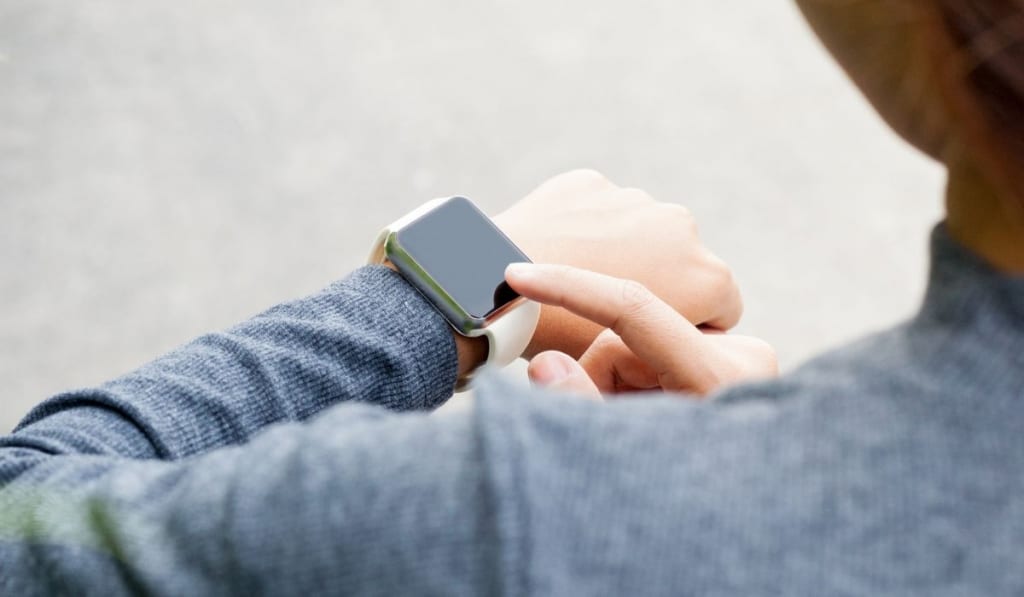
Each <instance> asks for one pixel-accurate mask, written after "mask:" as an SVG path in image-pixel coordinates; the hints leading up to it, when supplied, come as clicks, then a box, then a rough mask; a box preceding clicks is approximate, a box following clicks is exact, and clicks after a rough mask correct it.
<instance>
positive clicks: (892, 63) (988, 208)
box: [797, 0, 1024, 273]
mask: <svg viewBox="0 0 1024 597" xmlns="http://www.w3.org/2000/svg"><path fill="white" fill-rule="evenodd" d="M797 5H798V6H799V7H800V9H801V10H802V11H803V13H804V16H805V17H806V18H807V21H808V23H810V25H811V27H812V28H813V29H814V31H815V32H816V33H817V34H818V37H820V38H821V40H822V42H823V43H824V44H825V46H826V47H827V48H828V49H829V51H830V52H832V55H833V56H834V57H835V58H836V60H837V61H838V63H839V65H840V66H841V67H842V68H843V70H845V71H846V73H847V74H848V75H849V76H850V78H851V79H852V80H853V82H854V83H856V84H857V86H858V87H859V88H860V90H861V91H862V92H863V93H864V96H865V97H866V98H867V99H868V101H869V102H871V104H872V106H874V108H875V109H876V110H877V111H878V113H879V114H880V115H881V116H882V118H883V119H884V120H885V121H886V122H887V123H888V124H889V126H891V127H892V128H893V130H895V131H896V132H897V133H898V134H899V135H900V136H901V137H903V138H904V139H905V140H906V141H907V142H909V143H910V144H911V145H913V146H915V147H917V148H918V149H920V150H921V151H923V152H925V153H926V154H928V155H930V156H931V157H932V158H934V159H936V160H938V161H940V162H942V163H944V164H945V165H946V168H947V170H948V172H949V180H948V184H947V190H946V215H947V225H948V227H949V230H950V233H951V234H952V235H953V237H954V238H956V239H957V240H958V241H959V242H961V243H962V244H963V245H965V246H966V247H968V248H969V249H971V250H972V251H974V252H975V253H977V254H978V255H980V256H981V257H982V258H984V259H985V260H986V261H988V262H989V263H990V264H991V265H993V266H994V267H996V268H997V269H999V270H1002V271H1004V272H1007V273H1024V240H1022V239H1024V213H1022V212H1024V209H1022V208H1021V206H1022V205H1024V197H1022V196H1021V193H1020V191H1018V190H1017V189H1021V188H1024V175H1022V172H1024V167H1022V165H1021V164H1014V163H1013V161H1012V159H1011V158H1010V157H1009V156H1008V155H1007V152H1006V151H1005V149H1004V148H1003V147H1001V146H1000V145H999V142H998V131H993V130H990V129H989V128H988V125H987V124H986V120H985V117H984V115H983V114H982V113H981V110H980V108H979V106H978V103H977V101H976V100H975V98H974V97H973V95H972V92H971V90H970V89H969V86H968V85H967V84H966V80H965V78H964V72H965V69H966V68H967V66H966V65H965V64H964V62H963V60H964V54H963V52H961V51H958V49H957V48H956V47H954V45H953V43H952V40H951V38H950V37H949V35H948V34H947V33H946V31H945V29H944V25H943V23H942V21H941V19H940V16H939V15H938V14H937V12H936V9H935V7H934V5H933V4H932V3H931V2H928V1H924V0H921V1H916V2H910V1H907V0H858V1H851V0H798V1H797Z"/></svg>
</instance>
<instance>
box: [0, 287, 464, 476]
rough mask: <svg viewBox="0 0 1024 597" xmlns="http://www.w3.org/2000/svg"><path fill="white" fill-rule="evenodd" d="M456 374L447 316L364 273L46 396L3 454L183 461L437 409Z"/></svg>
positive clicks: (0, 441) (407, 290)
mask: <svg viewBox="0 0 1024 597" xmlns="http://www.w3.org/2000/svg"><path fill="white" fill-rule="evenodd" d="M456 375H457V353H456V347H455V343H454V342H453V340H452V333H451V330H450V327H449V326H448V325H447V324H446V323H445V321H444V319H443V318H442V317H441V316H440V315H439V314H437V313H436V311H434V309H433V308H432V307H430V305H429V304H428V303H427V302H426V301H425V300H424V299H423V298H422V297H420V296H419V295H418V294H417V293H416V291H415V290H413V289H412V288H411V287H410V286H409V285H408V284H407V283H406V282H404V281H403V280H402V279H401V278H400V276H398V275H397V274H395V273H394V272H391V271H389V270H387V269H385V268H380V267H374V268H363V269H361V270H358V271H357V272H355V273H354V274H352V275H351V276H349V277H348V278H346V279H345V280H343V281H340V282H337V283H335V284H334V285H332V286H331V287H329V288H327V289H325V290H324V291H322V292H320V293H318V294H316V295H313V296H311V297H308V298H305V299H301V300H298V301H294V302H291V303H286V304H283V305H279V306H277V307H274V308H273V309H270V310H269V311H267V312H265V313H263V314H261V315H258V316H256V317H254V318H252V319H250V320H249V321H246V322H244V323H242V324H240V325H238V326H235V327H234V328H231V329H230V330H227V331H225V332H221V333H214V334H209V335H207V336H203V337H201V338H198V339H197V340H195V341H193V342H191V343H189V344H187V345H185V346H183V347H181V348H179V349H178V350H175V351H173V352H171V353H169V354H168V355H166V356H163V357H161V358H159V359H157V360H156V361H153V362H152V363H150V364H148V365H146V366H144V367H142V368H140V369H138V370H136V371H134V372H132V373H129V374H128V375H125V376H124V377H121V378H119V379H117V380H114V381H112V382H109V383H107V384H104V385H102V386H99V387H97V388H92V389H86V390H80V391H75V392H69V393H65V394H62V395H59V396H56V397H54V398H51V399H50V400H47V401H46V402H44V403H42V404H41V405H39V406H38V407H37V408H36V409H34V410H33V411H32V412H31V413H30V414H29V416H28V417H27V418H26V419H25V421H24V422H23V423H22V424H21V425H20V426H19V428H18V430H17V431H16V432H15V433H14V434H13V435H11V436H9V437H7V438H0V450H2V449H7V448H14V447H24V448H29V449H33V450H39V451H41V452H44V453H48V454H53V453H65V454H66V453H90V454H117V455H121V456H128V457H134V458H180V457H184V456H189V455H193V454H197V453H201V452H203V451H205V450H208V449H210V448H213V447H217V446H222V445H227V444H237V443H242V442H244V441H246V440H247V439H249V438H250V437H251V436H252V435H253V434H254V433H255V432H257V431H258V430H260V429H261V428H263V427H265V426H266V425H269V424H272V423H276V422H280V421H298V420H304V419H306V418H308V417H310V416H312V415H313V414H315V413H317V412H319V411H321V410H323V409H324V408H326V407H328V406H330V405H332V404H336V403H338V402H343V401H347V400H359V401H365V402H372V403H375V404H379V405H382V406H385V407H388V408H390V409H394V410H408V409H416V408H430V407H434V406H436V405H438V404H440V403H442V402H443V401H444V400H446V399H447V398H448V397H449V396H450V395H451V392H452V388H453V386H454V383H455V379H456Z"/></svg>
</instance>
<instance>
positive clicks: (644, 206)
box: [494, 170, 743, 358]
mask: <svg viewBox="0 0 1024 597" xmlns="http://www.w3.org/2000/svg"><path fill="white" fill-rule="evenodd" d="M494 222H495V223H496V224H497V225H498V226H499V227H500V228H501V229H502V230H504V231H505V233H506V234H507V235H508V236H509V237H510V238H511V239H512V240H513V241H515V243H516V244H517V245H519V246H520V247H521V248H522V249H523V250H524V251H525V252H526V254H527V255H529V256H530V259H532V260H533V261H536V262H539V263H564V264H566V265H571V266H573V267H578V268H583V269H587V270H591V271H595V272H600V273H603V274H607V275H610V276H616V277H628V278H630V279H633V280H637V281H638V282H641V283H642V284H644V285H645V286H647V287H648V288H650V289H651V291H653V292H654V293H655V294H657V295H658V296H659V297H661V298H662V299H663V300H664V301H665V302H666V303H668V304H669V305H671V306H672V307H673V308H674V309H675V310H676V311H678V312H679V313H682V314H683V315H684V316H685V317H686V318H687V319H689V320H690V321H692V322H694V323H695V324H698V325H701V326H702V327H712V328H716V329H719V330H728V329H730V328H731V327H733V326H734V325H736V322H737V321H739V319H740V315H741V314H742V312H743V302H742V300H741V298H740V292H739V289H738V288H737V286H736V282H735V280H734V279H733V277H732V272H731V271H730V269H729V267H728V266H727V265H726V264H725V263H724V262H723V261H722V260H721V259H719V258H718V257H716V256H715V255H714V254H713V253H712V252H711V251H710V250H708V248H707V247H705V246H704V244H703V243H702V242H701V240H700V236H699V235H698V234H697V226H696V224H695V222H694V218H693V216H692V215H691V214H690V212H689V211H688V210H687V209H686V208H685V207H682V206H680V205H677V204H674V203H664V202H659V201H656V200H655V199H653V198H652V197H651V196H650V195H648V194H647V193H645V192H643V191H641V190H638V189H628V188H621V187H619V186H618V185H616V184H614V183H612V182H611V181H609V180H608V179H607V178H605V177H604V176H602V175H601V174H599V173H597V172H594V171H593V170H575V171H573V172H568V173H565V174H561V175H559V176H556V177H554V178H552V179H551V180H549V181H547V182H545V183H544V184H542V185H541V186H540V187H538V188H537V189H536V190H534V191H533V192H531V193H530V194H529V195H527V196H526V197H525V198H523V199H521V200H520V201H518V202H517V203H516V204H515V205H512V206H511V207H510V208H509V209H507V210H506V211H505V212H503V213H501V214H499V215H497V216H495V217H494ZM600 331H601V327H600V326H598V325H595V324H594V323H592V322H589V321H587V320H585V319H583V318H580V317H577V316H575V315H573V314H572V313H570V312H568V311H566V310H564V309H558V308H553V307H550V306H548V307H544V309H542V312H541V321H540V325H539V326H538V327H537V333H536V334H535V336H534V341H533V342H532V343H531V345H530V347H529V348H528V349H527V351H526V354H525V356H526V357H527V358H529V357H533V356H535V355H537V354H539V353H541V352H543V351H545V350H552V349H554V350H560V351H562V352H566V353H568V354H570V355H573V356H577V357H578V356H580V355H581V354H583V351H584V350H586V348H587V347H588V346H590V344H591V343H592V342H593V341H594V339H595V338H596V337H597V335H598V333H599V332H600Z"/></svg>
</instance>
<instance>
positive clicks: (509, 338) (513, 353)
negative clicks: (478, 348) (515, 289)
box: [483, 300, 540, 367]
mask: <svg viewBox="0 0 1024 597" xmlns="http://www.w3.org/2000/svg"><path fill="white" fill-rule="evenodd" d="M538 321H540V303H538V302H535V301H530V300H522V301H520V303H519V304H518V305H517V306H516V307H515V308H514V309H512V310H511V311H508V312H506V313H505V314H504V315H502V316H501V317H499V318H498V319H497V320H495V321H494V322H493V323H491V325H489V326H487V327H485V328H484V330H483V332H484V335H485V336H487V346H488V352H487V364H488V365H494V366H496V367H505V366H507V365H509V364H511V363H512V361H514V360H516V359H518V358H519V357H520V356H522V355H523V351H524V350H526V347H527V346H529V345H530V340H532V339H533V332H535V331H536V330H537V322H538Z"/></svg>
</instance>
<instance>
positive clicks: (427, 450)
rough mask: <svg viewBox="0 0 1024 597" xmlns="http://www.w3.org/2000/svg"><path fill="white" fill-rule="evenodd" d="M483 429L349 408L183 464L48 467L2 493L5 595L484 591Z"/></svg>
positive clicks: (488, 509)
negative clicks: (481, 442)
mask: <svg viewBox="0 0 1024 597" xmlns="http://www.w3.org/2000/svg"><path fill="white" fill-rule="evenodd" d="M473 425H474V420H473V416H472V413H471V412H469V411H462V412H459V413H455V414H449V415H447V416H442V417H428V416H425V415H421V414H408V415H395V414H391V413H388V412H386V411H384V410H383V409H380V408H375V407H369V406H360V405H343V406H339V407H337V408H335V409H333V410H331V411H329V412H328V413H325V414H324V415H323V416H322V417H320V418H318V419H317V420H315V421H313V422H312V423H309V424H290V425H282V426H279V427H275V428H274V429H272V430H269V431H268V432H267V433H265V434H263V435H261V436H259V437H257V438H254V439H253V441H251V442H250V443H249V444H247V445H246V446H241V447H237V448H227V449H222V450H217V451H213V452H210V453H208V454H205V455H203V456H200V457H197V458H193V459H188V460H183V461H177V462H159V461H130V460H124V459H119V458H109V457H102V456H56V457H48V458H44V459H41V460H40V461H38V462H37V463H36V464H35V465H34V466H32V467H31V468H29V469H27V470H26V471H24V472H22V473H21V474H20V476H18V477H17V478H16V479H14V480H13V481H12V482H11V483H9V484H8V485H7V486H6V487H4V488H0V570H3V574H0V593H2V594H12V595H14V594H17V595H32V594H47V593H53V592H64V593H67V594H104V595H112V594H125V593H141V594H193V595H200V594H247V593H252V592H259V593H267V594H305V593H323V592H325V590H327V591H329V592H340V593H345V594H380V595H385V594H406V593H408V592H410V591H415V592H418V593H448V594H450V593H451V591H453V590H455V591H456V592H458V593H465V594H488V593H490V592H492V590H493V588H494V587H493V586H492V585H491V584H490V583H492V582H493V581H494V579H493V577H492V576H491V575H492V574H493V573H494V571H495V569H496V559H497V553H498V552H497V547H496V542H495V537H494V528H493V527H494V524H495V521H494V520H493V518H492V516H493V512H494V510H493V505H492V504H491V503H490V501H489V500H490V499H491V496H492V495H493V492H492V491H491V490H489V489H488V488H487V487H486V486H485V485H486V483H488V481H487V479H488V475H487V472H486V470H485V469H484V464H483V462H482V458H483V457H482V454H483V453H484V450H483V449H482V447H481V446H480V445H479V441H480V440H479V437H478V435H479V434H478V433H476V432H475V431H474V428H473ZM9 462H10V461H4V460H3V459H0V479H2V478H3V477H4V471H5V466H6V465H7V464H9ZM58 589H59V590H58Z"/></svg>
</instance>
